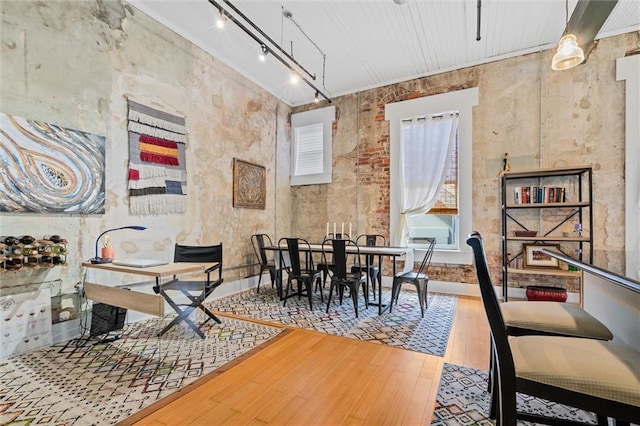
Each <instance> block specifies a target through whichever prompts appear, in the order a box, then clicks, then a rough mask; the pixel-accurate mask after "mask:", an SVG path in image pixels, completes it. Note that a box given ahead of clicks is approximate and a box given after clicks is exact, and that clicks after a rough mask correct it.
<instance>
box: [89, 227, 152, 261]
mask: <svg viewBox="0 0 640 426" xmlns="http://www.w3.org/2000/svg"><path fill="white" fill-rule="evenodd" d="M120 229H135V230H136V231H144V230H145V229H147V227H146V226H136V225H132V226H121V227H120V228H112V229H107V230H106V231H104V232H103V233H102V234H100V235H98V238H96V255H95V257H94V258H93V259H89V260H90V261H91V263H111V260H112V259H103V258H101V257H98V242H99V241H100V238H102V236H103V235H104V234H106V233H107V232H111V231H118V230H120Z"/></svg>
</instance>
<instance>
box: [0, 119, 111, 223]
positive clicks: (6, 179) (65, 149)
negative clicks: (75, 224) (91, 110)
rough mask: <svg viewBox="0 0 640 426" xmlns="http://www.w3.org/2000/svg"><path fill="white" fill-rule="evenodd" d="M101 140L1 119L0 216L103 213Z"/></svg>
mask: <svg viewBox="0 0 640 426" xmlns="http://www.w3.org/2000/svg"><path fill="white" fill-rule="evenodd" d="M104 161H105V137H104V136H99V135H96V134H93V133H87V132H81V131H79V130H73V129H68V128H65V127H60V126H57V125H55V124H49V123H45V122H44V121H35V120H29V119H26V118H20V117H16V116H13V115H9V114H3V113H0V212H15V213H46V214H50V213H63V214H102V213H104V199H105V184H104Z"/></svg>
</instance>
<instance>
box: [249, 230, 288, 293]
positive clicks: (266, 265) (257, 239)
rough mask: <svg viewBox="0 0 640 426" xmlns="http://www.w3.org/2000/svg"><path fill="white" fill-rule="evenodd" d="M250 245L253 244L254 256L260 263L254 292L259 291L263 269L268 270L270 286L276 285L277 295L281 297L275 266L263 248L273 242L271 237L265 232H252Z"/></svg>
mask: <svg viewBox="0 0 640 426" xmlns="http://www.w3.org/2000/svg"><path fill="white" fill-rule="evenodd" d="M251 245H252V246H253V251H254V252H255V254H256V258H257V259H258V263H259V264H260V276H259V277H258V287H257V289H256V293H260V282H261V281H262V274H263V273H264V271H269V276H270V277H271V287H273V286H274V285H276V286H277V287H278V296H279V297H282V287H281V286H278V285H277V284H278V282H279V281H278V280H277V274H278V271H277V268H276V264H275V262H274V261H273V260H272V259H269V258H268V257H267V251H266V250H265V247H266V246H272V245H273V242H272V241H271V238H270V237H269V236H268V235H267V234H254V235H252V236H251Z"/></svg>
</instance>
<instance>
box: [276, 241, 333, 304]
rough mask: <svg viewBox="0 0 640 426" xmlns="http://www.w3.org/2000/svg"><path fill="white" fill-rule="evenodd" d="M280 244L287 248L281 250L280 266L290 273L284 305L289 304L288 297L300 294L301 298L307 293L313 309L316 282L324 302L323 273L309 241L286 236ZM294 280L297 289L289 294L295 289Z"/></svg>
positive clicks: (321, 299)
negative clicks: (316, 262)
mask: <svg viewBox="0 0 640 426" xmlns="http://www.w3.org/2000/svg"><path fill="white" fill-rule="evenodd" d="M278 246H280V247H286V248H287V249H286V251H285V250H283V249H281V250H280V266H281V268H284V270H285V271H286V272H287V275H288V276H287V285H286V289H285V294H284V303H283V306H287V299H288V298H290V297H294V296H298V298H301V297H302V296H305V295H306V296H307V297H308V299H309V309H313V300H312V295H313V293H314V288H313V287H314V284H315V285H316V289H318V288H319V289H320V301H321V302H322V303H324V296H323V294H322V288H321V285H320V284H321V282H322V273H321V271H319V270H317V269H316V268H315V267H314V265H313V256H312V252H311V246H310V245H309V242H308V241H307V240H304V239H302V238H290V237H285V238H281V239H280V240H279V241H278ZM280 273H282V272H280ZM294 281H295V282H296V284H297V291H296V292H295V293H291V294H289V290H293V289H292V286H293V282H294Z"/></svg>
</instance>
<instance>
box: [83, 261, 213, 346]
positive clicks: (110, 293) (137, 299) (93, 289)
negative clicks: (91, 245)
mask: <svg viewBox="0 0 640 426" xmlns="http://www.w3.org/2000/svg"><path fill="white" fill-rule="evenodd" d="M82 266H83V267H84V268H85V274H84V277H83V285H84V293H85V296H86V298H87V299H91V300H94V301H96V302H102V303H107V304H109V305H113V306H118V307H120V308H126V309H131V310H134V311H138V312H143V313H145V314H149V315H156V316H159V317H162V316H164V302H165V297H164V295H163V292H162V285H163V282H162V280H163V279H166V278H173V277H174V276H175V275H184V274H193V273H196V272H203V271H204V270H205V268H206V267H207V265H206V264H204V263H188V262H184V263H169V264H167V265H160V266H153V267H149V268H136V267H132V266H120V265H114V264H112V263H90V262H85V263H83V264H82ZM90 269H95V270H101V271H107V272H119V273H127V274H134V275H143V276H147V277H153V278H155V282H156V284H155V286H156V287H157V288H158V289H159V294H149V293H141V292H137V291H133V290H130V289H128V288H127V285H126V284H121V285H117V286H108V285H104V284H96V283H91V282H88V281H87V280H86V273H87V271H88V270H90ZM129 287H131V285H129ZM165 331H166V328H165V330H162V331H161V332H160V334H163V333H164V332H165ZM198 331H199V330H198ZM199 334H200V337H203V338H204V335H203V334H202V332H200V333H199Z"/></svg>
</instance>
